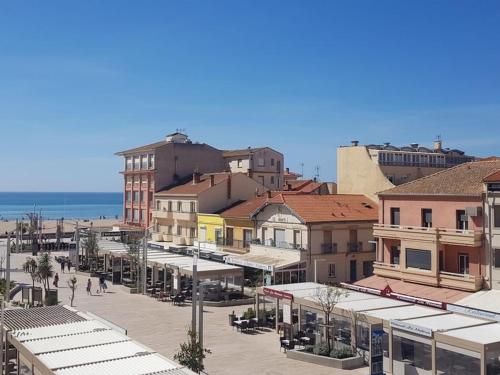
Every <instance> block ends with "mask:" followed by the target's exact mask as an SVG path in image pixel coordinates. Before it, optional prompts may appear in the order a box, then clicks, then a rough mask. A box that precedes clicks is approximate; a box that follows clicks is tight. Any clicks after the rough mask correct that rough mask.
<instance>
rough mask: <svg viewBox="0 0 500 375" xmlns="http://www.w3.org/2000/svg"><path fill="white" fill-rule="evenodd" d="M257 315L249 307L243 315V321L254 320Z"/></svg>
mask: <svg viewBox="0 0 500 375" xmlns="http://www.w3.org/2000/svg"><path fill="white" fill-rule="evenodd" d="M256 316H257V315H256V314H255V310H254V309H252V308H251V307H250V308H249V309H248V310H247V311H245V312H244V313H243V319H245V320H250V319H253V318H255V317H256Z"/></svg>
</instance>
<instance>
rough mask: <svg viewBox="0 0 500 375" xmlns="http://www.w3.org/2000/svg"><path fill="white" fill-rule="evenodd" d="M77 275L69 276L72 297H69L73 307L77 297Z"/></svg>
mask: <svg viewBox="0 0 500 375" xmlns="http://www.w3.org/2000/svg"><path fill="white" fill-rule="evenodd" d="M76 281H77V280H76V276H75V275H73V276H72V277H70V278H69V280H68V286H69V288H70V289H71V297H70V298H69V299H70V301H71V303H70V305H71V307H73V301H74V299H75V290H76Z"/></svg>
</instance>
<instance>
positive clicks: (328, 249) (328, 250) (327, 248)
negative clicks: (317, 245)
mask: <svg viewBox="0 0 500 375" xmlns="http://www.w3.org/2000/svg"><path fill="white" fill-rule="evenodd" d="M321 254H337V244H336V243H323V244H321Z"/></svg>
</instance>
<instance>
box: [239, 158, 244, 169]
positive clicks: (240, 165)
mask: <svg viewBox="0 0 500 375" xmlns="http://www.w3.org/2000/svg"><path fill="white" fill-rule="evenodd" d="M238 168H243V160H241V159H238Z"/></svg>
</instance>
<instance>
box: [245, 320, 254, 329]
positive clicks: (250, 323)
mask: <svg viewBox="0 0 500 375" xmlns="http://www.w3.org/2000/svg"><path fill="white" fill-rule="evenodd" d="M255 327H256V322H255V320H253V319H250V320H249V322H248V326H247V328H248V329H252V330H254V331H255Z"/></svg>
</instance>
